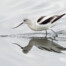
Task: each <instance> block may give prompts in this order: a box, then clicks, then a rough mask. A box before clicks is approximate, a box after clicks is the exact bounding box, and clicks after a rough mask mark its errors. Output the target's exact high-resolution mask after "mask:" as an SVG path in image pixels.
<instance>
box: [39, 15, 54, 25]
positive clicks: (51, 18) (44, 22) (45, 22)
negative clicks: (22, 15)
mask: <svg viewBox="0 0 66 66" xmlns="http://www.w3.org/2000/svg"><path fill="white" fill-rule="evenodd" d="M53 19H54V16H52V17H50V18H48V19H46V20H45V21H43V22H41V23H40V24H47V23H49V22H51V20H53Z"/></svg>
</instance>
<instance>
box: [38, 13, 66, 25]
mask: <svg viewBox="0 0 66 66" xmlns="http://www.w3.org/2000/svg"><path fill="white" fill-rule="evenodd" d="M64 15H66V14H65V13H64V14H62V15H54V16H51V17H49V18H46V16H42V17H40V18H39V19H38V20H37V23H39V24H47V23H54V22H56V21H57V20H59V19H60V18H62V17H63V16H64ZM45 18H46V19H45ZM43 19H45V20H43ZM42 20H43V21H42ZM41 21H42V22H41Z"/></svg>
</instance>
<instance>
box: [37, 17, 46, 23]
mask: <svg viewBox="0 0 66 66" xmlns="http://www.w3.org/2000/svg"><path fill="white" fill-rule="evenodd" d="M44 17H46V16H42V17H40V18H39V19H38V20H37V22H40V21H41V20H42V19H43V18H44Z"/></svg>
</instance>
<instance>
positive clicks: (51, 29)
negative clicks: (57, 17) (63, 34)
mask: <svg viewBox="0 0 66 66" xmlns="http://www.w3.org/2000/svg"><path fill="white" fill-rule="evenodd" d="M51 31H52V32H53V33H54V34H55V35H56V36H55V37H58V34H57V33H56V32H55V31H53V30H52V29H51Z"/></svg>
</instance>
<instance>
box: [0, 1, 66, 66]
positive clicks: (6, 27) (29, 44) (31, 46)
mask: <svg viewBox="0 0 66 66" xmlns="http://www.w3.org/2000/svg"><path fill="white" fill-rule="evenodd" d="M0 9H1V10H0V66H66V51H65V48H66V31H65V29H66V16H64V17H63V18H62V19H60V20H59V21H58V23H57V25H56V26H55V27H53V28H52V29H53V30H55V31H56V32H57V33H58V35H59V36H58V37H57V38H56V40H52V39H53V37H54V34H53V33H52V32H51V31H50V30H48V38H45V32H44V31H42V32H34V31H32V30H30V29H29V28H28V26H27V25H22V26H20V27H19V28H17V29H12V28H13V27H14V26H16V25H18V24H19V23H21V22H22V20H23V18H29V19H31V20H32V21H33V22H35V21H37V19H38V18H39V17H40V16H43V15H47V16H48V15H55V14H62V13H66V0H39V1H38V0H0ZM21 47H22V48H21ZM63 50H64V51H63ZM61 52H62V53H61Z"/></svg>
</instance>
